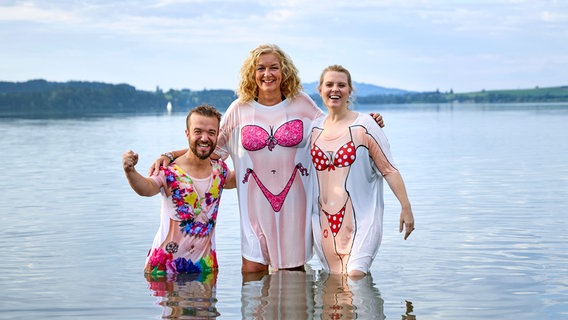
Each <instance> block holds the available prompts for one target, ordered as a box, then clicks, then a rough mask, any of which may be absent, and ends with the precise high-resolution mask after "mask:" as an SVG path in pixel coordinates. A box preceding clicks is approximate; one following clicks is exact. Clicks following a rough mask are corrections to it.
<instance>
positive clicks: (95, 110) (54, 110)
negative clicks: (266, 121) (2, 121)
mask: <svg viewBox="0 0 568 320" xmlns="http://www.w3.org/2000/svg"><path fill="white" fill-rule="evenodd" d="M366 86H367V87H366V90H365V92H367V93H368V94H367V95H365V96H357V97H356V103H357V104H361V105H365V104H415V103H525V102H541V103H542V102H568V86H559V87H546V88H538V87H537V88H533V89H514V90H482V91H479V92H469V93H454V92H452V91H450V92H440V91H434V92H411V91H404V90H401V89H388V88H383V87H379V86H374V87H376V89H377V90H381V91H380V92H385V93H383V94H372V92H373V90H374V89H373V88H372V87H373V85H366ZM389 90H390V91H389ZM310 91H313V89H312V90H310ZM377 92H378V91H377ZM389 92H392V93H389ZM310 96H311V97H312V98H313V99H314V101H316V103H317V104H318V105H320V106H321V105H322V104H321V98H320V97H319V96H318V95H317V94H315V93H313V92H312V93H311V94H310ZM235 99H236V96H235V93H234V91H233V90H227V89H216V90H206V89H205V90H201V91H192V90H189V89H182V90H173V89H170V90H169V91H166V92H164V91H162V90H161V89H160V88H156V91H153V92H152V91H143V90H137V89H136V88H135V87H133V86H131V85H128V84H107V83H101V82H82V81H70V82H49V81H46V80H30V81H26V82H5V81H0V115H9V114H108V113H153V112H158V113H160V112H163V111H165V110H166V105H167V104H168V103H171V105H172V110H171V111H172V112H177V111H186V110H188V109H190V108H192V107H194V106H196V105H199V104H201V103H207V104H211V105H214V106H216V107H218V108H219V109H221V110H224V109H226V108H227V107H228V106H229V105H230V104H231V102H232V101H233V100H235Z"/></svg>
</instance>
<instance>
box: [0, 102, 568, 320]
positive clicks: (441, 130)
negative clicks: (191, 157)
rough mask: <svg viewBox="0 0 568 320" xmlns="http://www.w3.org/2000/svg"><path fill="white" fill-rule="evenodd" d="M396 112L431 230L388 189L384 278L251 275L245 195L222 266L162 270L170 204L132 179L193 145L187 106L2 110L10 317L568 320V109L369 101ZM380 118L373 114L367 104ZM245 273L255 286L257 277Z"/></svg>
mask: <svg viewBox="0 0 568 320" xmlns="http://www.w3.org/2000/svg"><path fill="white" fill-rule="evenodd" d="M366 107H367V108H369V109H371V110H377V111H380V112H381V113H382V114H383V115H384V117H385V121H386V127H385V132H386V134H387V136H388V137H389V141H390V143H391V147H392V152H393V154H394V156H395V160H396V162H397V164H398V167H399V169H400V170H401V172H402V174H403V177H404V179H405V181H406V185H407V188H408V192H409V196H410V199H411V202H412V205H413V211H414V214H415V219H416V230H415V232H414V233H413V234H412V236H411V237H410V238H409V240H407V241H404V240H403V239H402V236H401V235H400V234H399V233H398V216H399V208H398V204H397V202H396V201H395V199H394V196H393V195H392V193H391V192H390V190H389V189H388V188H387V189H385V199H386V210H385V223H384V238H383V243H382V246H381V249H380V251H379V254H378V256H377V259H376V260H375V262H374V263H373V266H372V269H371V270H372V271H371V276H370V277H367V278H365V279H364V280H363V281H357V282H356V281H350V280H349V281H344V280H345V279H343V278H341V277H327V276H326V275H323V274H320V272H318V271H319V269H320V267H319V264H318V263H317V261H316V260H312V261H311V262H310V265H309V268H308V270H307V272H305V273H303V272H275V273H273V274H271V275H269V276H266V277H264V278H262V279H245V280H247V281H243V280H244V279H242V277H241V274H240V264H241V260H240V240H239V218H238V212H237V205H236V191H234V190H227V191H225V193H224V196H223V200H222V203H221V210H220V214H219V221H218V227H217V228H218V229H217V247H218V257H219V263H220V270H219V272H218V274H209V275H202V276H201V277H185V278H178V279H166V280H167V281H166V280H164V281H159V280H153V279H149V280H147V279H146V278H145V277H144V275H143V273H142V267H143V263H144V259H145V256H146V253H147V250H148V248H149V246H150V244H151V241H152V239H153V237H154V234H155V232H156V229H157V227H158V223H159V208H160V200H159V198H158V197H152V198H143V197H139V196H138V195H136V194H135V193H134V192H133V191H132V190H131V189H130V187H129V186H128V184H127V182H126V179H125V177H124V173H123V171H122V166H121V155H122V153H123V152H124V151H126V150H128V149H133V150H134V151H136V152H138V153H139V154H140V162H139V165H138V169H139V170H140V171H141V172H142V173H146V172H147V169H148V167H149V166H150V164H151V162H152V161H153V160H154V159H155V158H156V157H157V155H159V154H160V153H162V152H165V151H169V150H172V149H176V148H182V147H184V146H185V145H186V140H185V139H184V133H183V130H184V118H185V114H175V115H171V116H168V115H151V116H148V115H139V116H120V117H119V116H112V117H99V118H80V119H78V118H74V119H0V152H1V154H2V159H3V162H4V171H3V172H4V178H3V179H1V180H0V190H1V193H0V209H1V214H0V225H1V232H0V245H1V246H2V248H3V250H2V251H3V253H2V255H1V256H2V257H1V262H0V265H1V272H0V318H1V319H40V318H41V319H160V318H161V317H162V316H164V317H168V316H171V317H173V318H176V316H175V315H179V316H178V317H177V318H184V317H191V316H193V315H195V316H205V315H207V316H212V317H215V316H217V317H218V319H241V318H242V319H245V318H246V319H275V318H280V319H302V318H312V317H313V318H324V319H333V318H334V317H335V316H339V315H342V319H349V318H355V317H358V318H360V319H368V318H378V319H385V318H386V319H414V317H415V318H416V319H567V318H568V250H567V247H568V218H566V211H567V210H568V104H518V105H466V104H460V105H454V106H452V105H413V106H382V105H377V106H366ZM362 111H363V112H367V110H362ZM243 283H244V284H243Z"/></svg>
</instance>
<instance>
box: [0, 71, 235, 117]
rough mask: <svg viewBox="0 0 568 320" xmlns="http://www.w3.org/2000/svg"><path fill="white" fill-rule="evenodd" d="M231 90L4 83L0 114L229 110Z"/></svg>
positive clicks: (36, 81) (233, 97)
mask: <svg viewBox="0 0 568 320" xmlns="http://www.w3.org/2000/svg"><path fill="white" fill-rule="evenodd" d="M235 98H236V97H235V94H234V92H233V91H231V90H202V91H191V90H188V89H184V90H170V91H168V92H163V91H162V90H160V89H159V88H158V89H156V91H154V92H151V91H142V90H137V89H136V88H135V87H133V86H131V85H128V84H107V83H101V82H83V81H69V82H48V81H45V80H30V81H26V82H0V114H2V115H12V114H14V115H17V114H38V115H44V114H47V115H58V114H71V115H73V114H108V113H149V112H164V111H165V110H166V105H167V103H168V102H171V103H172V111H173V112H176V111H187V110H189V109H190V108H192V107H194V106H196V105H199V104H201V103H207V104H212V105H214V106H216V107H218V108H220V109H225V108H227V107H228V106H229V104H230V103H231V102H232V101H233V100H234V99H235Z"/></svg>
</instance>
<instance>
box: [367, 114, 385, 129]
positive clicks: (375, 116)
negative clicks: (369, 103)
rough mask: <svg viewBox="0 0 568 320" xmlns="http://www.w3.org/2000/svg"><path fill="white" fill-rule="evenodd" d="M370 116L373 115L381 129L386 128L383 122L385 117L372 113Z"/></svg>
mask: <svg viewBox="0 0 568 320" xmlns="http://www.w3.org/2000/svg"><path fill="white" fill-rule="evenodd" d="M369 115H371V117H372V118H373V120H375V122H376V123H377V124H378V125H379V127H381V128H383V127H384V126H385V123H384V121H383V116H382V115H381V114H380V113H378V112H371V113H369Z"/></svg>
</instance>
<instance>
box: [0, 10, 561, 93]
mask: <svg viewBox="0 0 568 320" xmlns="http://www.w3.org/2000/svg"><path fill="white" fill-rule="evenodd" d="M260 43H276V44H278V45H279V46H280V47H282V49H284V50H285V51H286V52H287V53H288V54H289V55H290V56H291V57H292V59H293V60H294V62H295V64H296V66H297V67H298V69H299V70H300V76H301V78H302V81H303V82H312V81H316V80H317V79H318V78H319V75H320V72H321V70H322V69H323V68H324V67H325V66H327V65H329V64H336V63H337V64H342V65H344V66H345V67H347V68H348V69H349V70H350V71H351V72H352V75H353V78H354V80H355V81H358V82H366V83H371V84H376V85H380V86H385V87H391V88H399V89H406V90H415V91H431V90H436V89H439V90H441V91H447V90H450V89H453V90H454V91H455V92H468V91H479V90H481V89H520V88H533V87H535V86H540V87H547V86H559V85H568V1H564V0H556V1H554V0H527V1H524V0H508V1H505V0H490V1H487V0H476V1H469V0H468V1H449V0H437V1H434V0H422V1H420V0H393V1H386V0H384V1H383V0H351V1H346V0H343V1H337V0H325V1H323V0H264V1H252V0H251V1H237V0H159V1H150V0H137V1H134V0H121V1H116V0H103V1H95V0H77V1H69V0H29V1H17V0H0V80H1V81H26V80H30V79H46V80H49V81H69V80H82V81H101V82H107V83H128V84H131V85H133V86H135V87H136V88H138V89H141V90H155V88H156V86H159V87H161V88H162V89H164V90H168V89H170V88H173V89H182V88H189V89H192V90H202V89H204V88H207V89H219V88H222V89H235V87H236V86H237V82H238V77H239V75H238V72H239V69H240V66H241V64H242V61H243V60H244V58H245V57H246V56H247V54H248V52H249V51H250V49H252V48H254V47H255V46H257V45H258V44H260Z"/></svg>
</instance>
